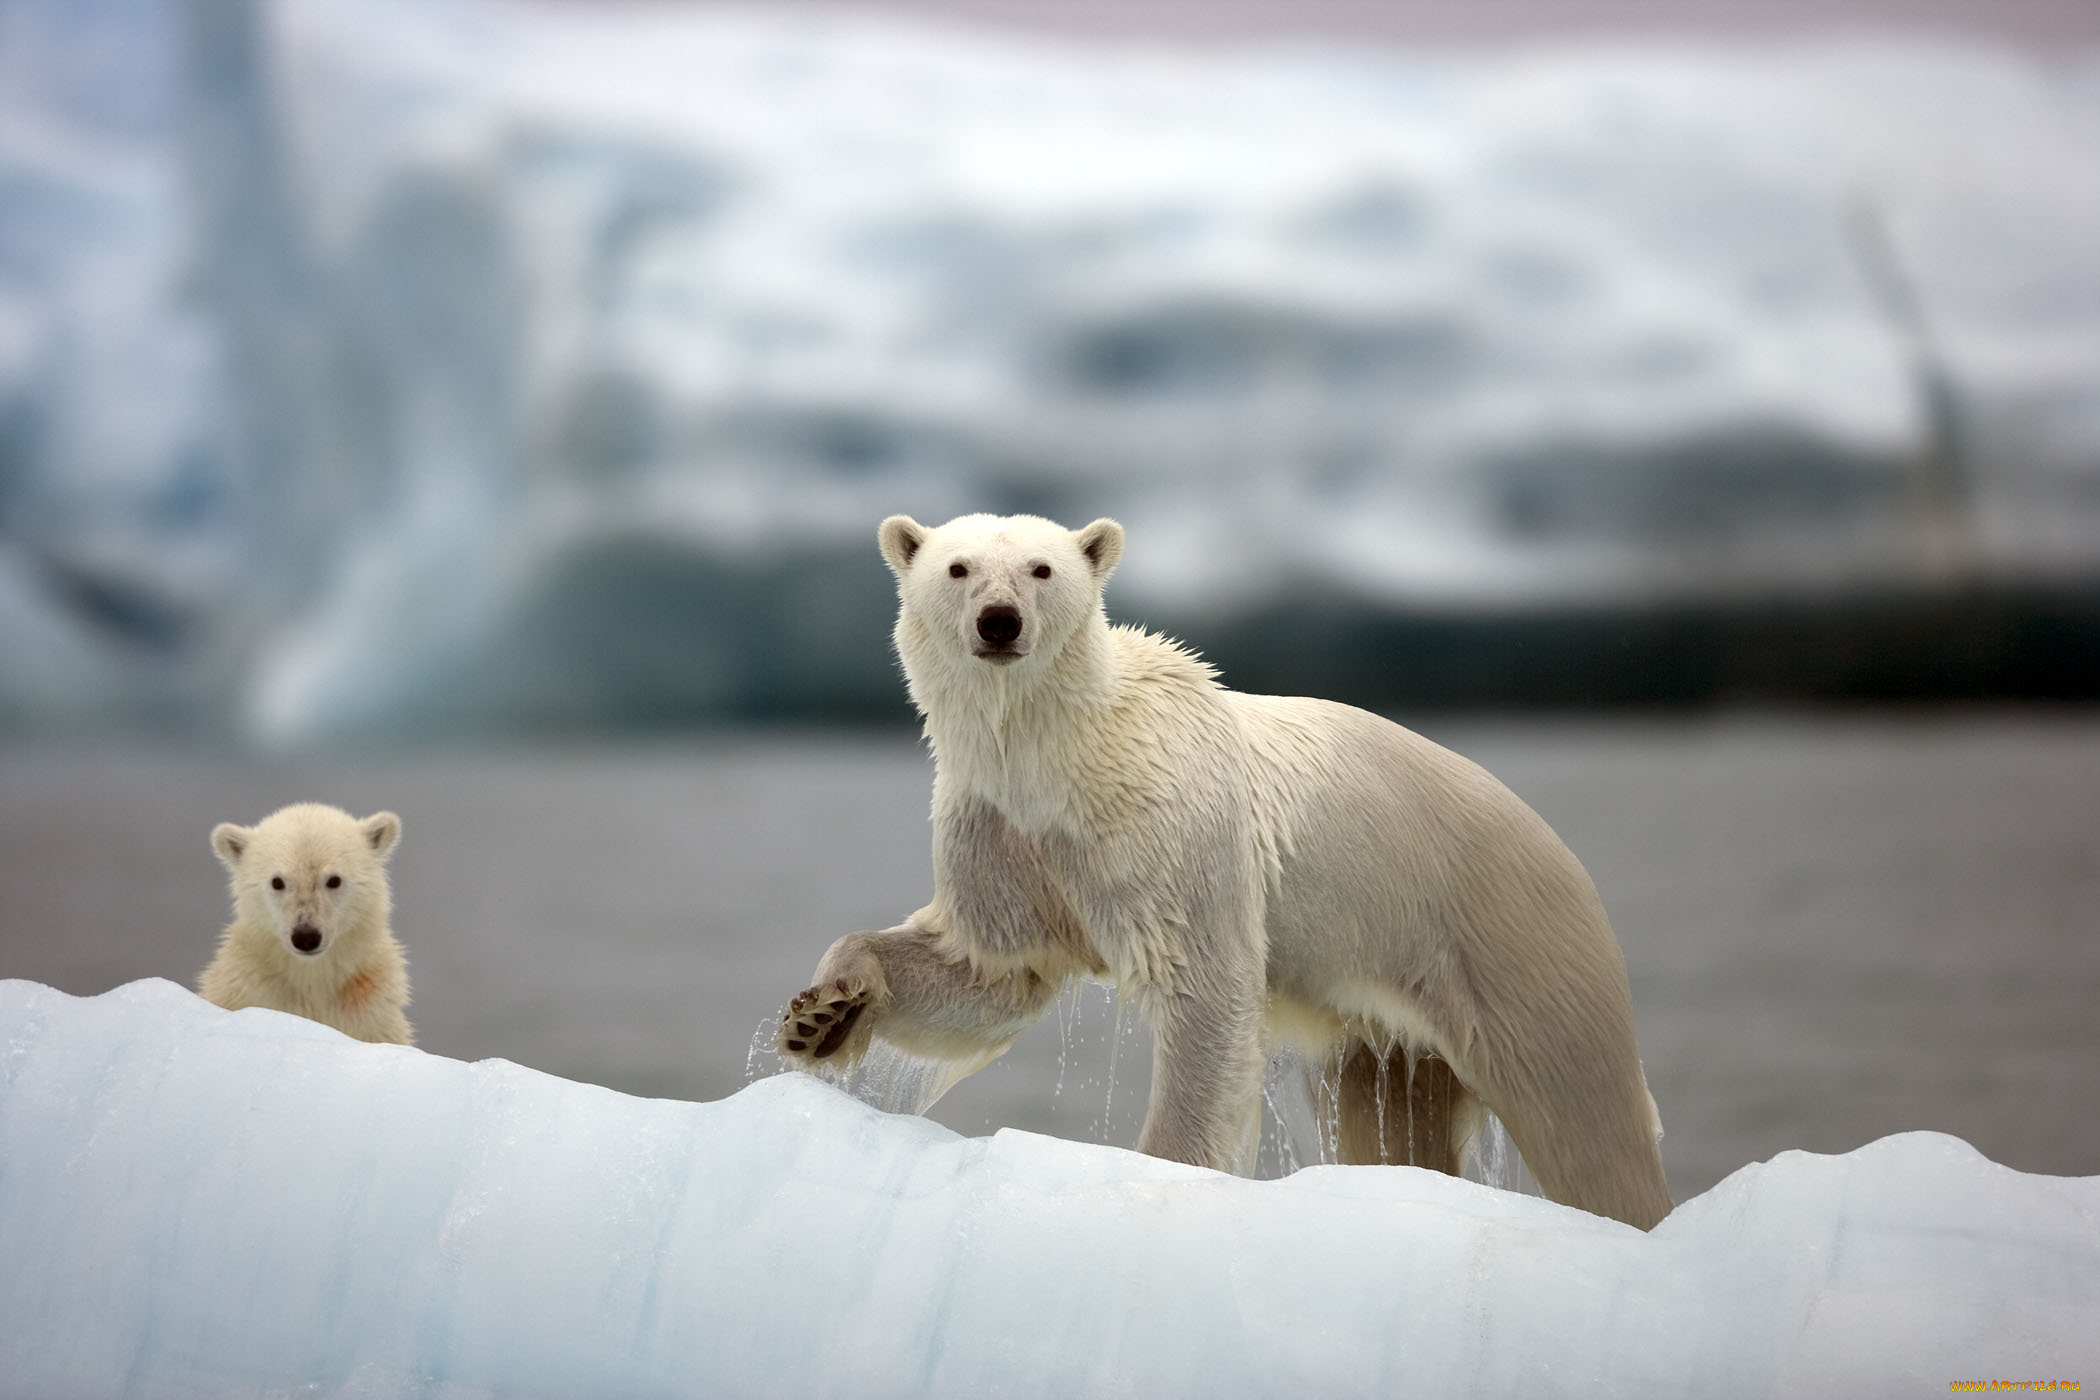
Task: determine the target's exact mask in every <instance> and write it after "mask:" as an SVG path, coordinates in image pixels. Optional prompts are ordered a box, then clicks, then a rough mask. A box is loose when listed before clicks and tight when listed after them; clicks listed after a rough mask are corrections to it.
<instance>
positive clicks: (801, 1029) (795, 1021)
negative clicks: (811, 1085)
mask: <svg viewBox="0 0 2100 1400" xmlns="http://www.w3.org/2000/svg"><path fill="white" fill-rule="evenodd" d="M885 936H886V935H884V934H879V933H849V934H847V935H846V936H845V937H844V938H841V939H840V940H839V941H838V942H836V943H834V944H832V945H831V947H830V949H829V950H827V951H826V952H825V954H824V957H823V960H822V961H821V962H819V963H818V964H817V970H816V973H815V975H814V981H813V982H812V983H811V985H810V986H809V987H807V988H806V989H804V990H803V991H800V992H797V993H796V994H795V997H794V999H793V1000H791V1001H790V1002H788V1005H787V1010H786V1011H784V1012H782V1013H781V1016H780V1031H779V1033H778V1035H776V1036H775V1037H774V1048H775V1049H776V1050H777V1051H778V1052H779V1053H780V1054H781V1055H782V1056H783V1057H785V1058H787V1059H789V1060H794V1061H800V1062H804V1063H805V1064H807V1063H808V1062H813V1061H817V1060H828V1059H831V1058H832V1057H833V1056H835V1055H837V1054H838V1053H839V1052H840V1051H841V1050H845V1051H847V1052H848V1053H847V1055H846V1058H845V1060H844V1063H846V1064H849V1065H850V1064H854V1063H856V1062H858V1061H859V1059H860V1057H861V1056H862V1055H864V1054H866V1053H867V1049H868V1037H869V1035H870V1034H871V1033H872V1031H873V1029H874V1025H875V1022H876V1020H878V1019H879V1018H880V1017H881V1014H882V1012H883V1010H884V1009H885V1007H886V1006H887V1005H888V1003H889V1000H890V994H889V979H888V978H887V977H886V976H884V975H883V970H882V959H881V957H880V956H879V955H878V954H877V953H876V952H875V951H874V949H873V948H872V947H871V946H870V945H871V944H873V943H875V942H876V941H877V940H880V939H882V938H884V937H885Z"/></svg>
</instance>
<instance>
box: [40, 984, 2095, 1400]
mask: <svg viewBox="0 0 2100 1400" xmlns="http://www.w3.org/2000/svg"><path fill="white" fill-rule="evenodd" d="M2095 1318H2100V1177H2047V1176H2033V1175H2027V1174H2024V1173H2021V1172H2017V1171H2013V1170H2011V1169H2010V1168H2007V1167H2003V1166H1999V1165H1997V1164H1995V1163H1993V1162H1991V1161H1989V1160H1987V1159H1986V1158H1984V1157H1983V1156H1982V1155H1981V1154H1979V1153H1978V1152H1977V1151H1976V1150H1975V1149H1973V1148H1972V1147H1970V1146H1969V1145H1968V1144H1966V1143H1964V1142H1962V1141H1961V1140H1959V1139H1957V1138H1952V1137H1947V1136H1944V1135H1941V1134H1937V1133H1906V1134H1902V1135H1899V1136H1895V1137H1890V1138H1884V1139H1882V1140H1881V1141H1879V1142H1876V1143H1872V1144H1870V1145H1868V1146H1866V1147H1863V1148H1860V1149H1859V1150H1857V1151H1855V1152H1851V1153H1847V1154H1845V1155H1843V1156H1828V1157H1826V1156H1817V1155H1814V1154H1810V1153H1804V1152H1788V1153H1783V1154H1781V1155H1780V1156H1778V1157H1776V1158H1774V1159H1773V1160H1772V1161H1769V1162H1764V1163H1758V1164H1754V1165H1751V1166H1748V1167H1745V1168H1743V1169H1742V1170H1741V1171H1738V1172H1736V1173H1735V1174H1734V1175H1733V1176H1731V1177H1729V1178H1728V1179H1727V1180H1726V1181H1724V1182H1722V1183H1721V1184H1720V1185H1718V1186H1716V1187H1715V1188H1714V1189H1713V1190H1711V1191H1709V1192H1707V1193H1706V1194H1704V1195H1702V1196H1700V1197H1698V1198H1696V1199H1694V1200H1691V1201H1688V1202H1685V1203H1684V1204H1683V1205H1681V1206H1679V1208H1678V1209H1677V1211H1676V1213H1675V1214H1674V1215H1672V1216H1671V1217H1670V1218H1669V1219H1668V1220H1666V1221H1665V1222H1663V1224H1662V1226H1661V1227H1660V1228H1658V1229H1657V1230H1656V1231H1655V1232H1654V1233H1653V1234H1651V1235H1643V1234H1641V1233H1640V1232H1638V1231H1636V1230H1633V1229H1631V1228H1629V1227H1627V1226H1624V1225H1620V1224H1618V1223H1616V1222H1613V1221H1609V1220H1604V1219H1601V1218H1599V1217H1596V1216H1592V1215H1587V1214H1585V1213H1583V1212H1580V1211H1576V1210H1571V1209H1568V1208H1565V1207H1562V1206H1557V1205H1554V1204H1552V1203H1551V1202H1548V1201H1543V1200H1539V1199H1536V1198H1533V1197H1528V1196H1521V1195H1514V1194H1511V1193H1507V1192H1501V1191H1496V1190H1494V1189H1492V1188H1489V1187H1485V1186H1481V1185H1477V1184H1475V1183H1472V1182H1467V1181H1463V1180H1458V1179H1454V1178H1451V1177H1446V1176H1441V1175H1437V1174H1434V1173H1430V1172H1424V1171H1417V1170H1413V1169H1408V1168H1352V1167H1316V1168H1311V1169H1308V1170H1305V1171H1301V1172H1299V1173H1298V1174H1296V1175H1295V1176H1292V1177H1290V1178H1288V1179H1285V1180H1281V1181H1247V1180H1241V1179H1238V1178H1235V1177H1229V1176H1224V1175H1220V1174H1218V1173H1215V1172H1210V1171H1205V1170H1201V1169H1198V1168H1193V1167H1187V1166H1182V1165H1179V1164H1175V1163H1169V1162H1162V1161H1158V1160H1155V1159H1152V1158H1148V1157H1144V1156H1140V1155H1138V1154H1137V1153H1134V1152H1129V1151H1125V1150H1122V1149H1120V1148H1113V1147H1103V1146H1094V1145H1087V1144H1081V1143H1072V1142H1065V1141H1062V1140H1059V1139H1054V1138H1048V1137H1042V1136H1038V1135H1035V1134H1032V1133H1024V1132H1017V1131H1012V1130H1005V1131H1001V1132H998V1133H996V1134H994V1135H992V1136H991V1137H988V1138H963V1137H959V1136H957V1135H956V1134H954V1133H952V1132H950V1131H948V1130H947V1129H945V1128H942V1127H940V1126H938V1125H936V1124H933V1123H930V1122H927V1121H925V1120H923V1119H918V1118H900V1117H893V1116H890V1115H887V1114H883V1113H880V1112H877V1111H876V1110H874V1109H872V1108H870V1107H868V1106H866V1105H864V1104H862V1103H859V1102H858V1101H856V1100H854V1099H851V1098H849V1097H847V1096H845V1095H843V1094H841V1093H839V1092H837V1091H836V1090H834V1089H832V1088H830V1087H828V1086H826V1085H824V1084H822V1083H819V1082H818V1081H816V1080H814V1079H811V1078H808V1077H806V1076H801V1075H783V1076H780V1077H778V1078H773V1079H767V1080H763V1081H760V1082H758V1083H755V1084H753V1085H751V1086H750V1087H748V1088H746V1089H744V1090H743V1091H742V1092H740V1093H738V1094H735V1095H733V1096H731V1097H729V1098H727V1099H723V1100H720V1101H718V1102H713V1103H683V1102H675V1101H668V1100H655V1099H638V1098H632V1097H629V1096H626V1095H623V1094H618V1093H615V1092H613V1091H611V1090H608V1089H603V1088H598V1087H596V1086H592V1085H588V1084H578V1083H573V1082H571V1081H568V1080H563V1079H558V1078H555V1077H553V1076H551V1075H547V1074H543V1073H539V1072H536V1071H533V1070H529V1069H525V1068H522V1067H520V1066H518V1065H514V1064H511V1063H508V1062H507V1061H502V1060H485V1061H481V1062H478V1063H474V1064H467V1063H462V1062H460V1061H456V1060H448V1059H445V1058H442V1057H440V1056H436V1055H431V1054H426V1053H424V1052H421V1051H417V1050H411V1049H405V1048H400V1047H394V1046H375V1045H364V1044H360V1043H358V1042H355V1041H351V1040H349V1039H346V1038H345V1037H343V1036H341V1035H338V1034H337V1033H336V1032H334V1031H332V1030H328V1029H326V1028H324V1027H321V1026H318V1025H314V1024H312V1023H310V1022H307V1021H302V1020H298V1019H296V1018H293V1017H289V1016H282V1015H279V1014H276V1013H274V1012H267V1011H242V1012H235V1013H227V1012H224V1011H220V1010H218V1009H217V1008H215V1007H212V1006H210V1005H208V1004H206V1003H205V1002H203V1001H201V1000H199V999H198V998H196V997H195V996H193V995H192V994H190V993H189V992H188V991H185V990H184V989H182V988H180V987H177V986H175V985H174V984H172V983H169V982H165V981H158V980H155V981H142V982H134V983H131V984H129V985H128V986H124V987H119V988H117V989H116V990H114V991H111V992H108V993H106V994H104V995H102V996H97V997H88V998H75V997H71V996H67V995H65V994H63V993H61V992H57V991H54V990H52V989H50V988H48V987H43V986H40V985H37V984H35V983H31V982H22V981H5V982H0V1377H4V1378H5V1380H4V1381H0V1390H5V1391H7V1392H8V1393H10V1394H20V1395H38V1396H65V1395H124V1394H135V1395H151V1396H156V1397H181V1396H190V1395H206V1394H210V1395H239V1394H255V1395H262V1394H283V1393H286V1392H289V1391H294V1390H297V1391H300V1392H302V1393H312V1394H324V1395H345V1396H409V1395H415V1396H448V1397H450V1396H470V1395H498V1394H500V1395H505V1396H537V1395H547V1396H557V1395H561V1396H572V1395H599V1396H609V1395H620V1396H652V1395H756V1394H760V1393H775V1392H777V1393H779V1394H782V1395H791V1396H795V1397H805V1396H807V1397H822V1396H833V1395H837V1396H849V1395H850V1396H853V1397H857V1400H866V1398H867V1397H871V1396H889V1395H899V1396H902V1395H920V1394H926V1395H958V1396H960V1395H983V1394H1000V1395H1012V1396H1034V1395H1040V1396H1082V1395H1140V1394H1164V1395H1194V1394H1199V1393H1200V1394H1210V1395H1220V1396H1240V1395H1251V1396H1259V1395H1278V1396H1284V1395H1289V1396H1302V1395H1394V1394H1400V1393H1421V1394H1430V1393H1435V1394H1471V1395H1518V1394H1522V1395H1561V1394H1602V1393H1609V1394H1615V1395H1657V1396H1664V1395H1667V1396H1697V1395H1728V1396H1735V1395H1795V1394H1799V1395H1810V1394H1851V1395H1881V1394H1890V1393H1924V1392H1925V1391H1927V1390H1930V1391H1933V1392H1941V1391H1944V1390H1945V1388H1946V1386H1947V1384H1948V1382H1949V1381H1953V1380H1965V1379H1976V1378H1986V1379H1987V1378H1993V1377H1995V1378H2001V1379H2022V1380H2033V1379H2052V1378H2054V1379H2069V1380H2087V1381H2091V1380H2093V1379H2095V1378H2100V1365H2096V1364H2095V1363H2096V1362H2100V1328H2096V1327H2095V1326H2094V1325H2093V1324H2094V1319H2095Z"/></svg>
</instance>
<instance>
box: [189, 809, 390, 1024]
mask: <svg viewBox="0 0 2100 1400" xmlns="http://www.w3.org/2000/svg"><path fill="white" fill-rule="evenodd" d="M400 839H401V819H400V818H399V817H397V816H395V815H394V814H393V813H392V812H379V813H376V814H374V815H372V816H369V817H366V818H365V819H364V820H363V821H359V820H357V819H356V818H354V817H352V816H351V815H350V814H349V813H348V812H344V811H342V810H340V809H338V808H335V807H329V806H324V805H323V804H321V803H317V802H300V803H295V804H293V805H292V806H289V807H285V808H283V809H281V810H279V811H276V812H273V813H271V814H270V816H268V817H267V818H265V819H264V820H263V821H262V822H261V823H259V824H258V825H256V826H252V827H245V826H235V825H234V824H233V823H231V822H221V823H220V824H219V825H218V826H216V827H214V828H213V829H212V833H211V847H212V850H213V851H215V852H217V854H218V857H219V859H220V861H222V862H223V863H224V864H225V866H226V870H227V873H228V875H229V876H231V883H232V887H233V922H232V923H231V924H228V925H227V926H226V931H225V933H224V934H222V935H221V936H220V939H219V950H218V953H217V955H216V956H215V957H213V958H212V960H211V965H210V966H209V967H207V968H205V969H204V975H203V976H202V977H200V978H199V979H198V981H197V990H198V992H199V993H201V994H202V995H203V996H204V998H205V999H206V1000H207V1001H211V1002H214V1003H216V1004H217V1005H220V1006H223V1007H225V1008H227V1009H228V1010H229V1011H237V1010H239V1009H241V1008H242V1007H247V1006H262V1007H268V1008H269V1009H270V1010H272V1011H288V1012H290V1013H291V1014H292V1015H294V1016H304V1017H307V1018H308V1019H309V1020H314V1021H319V1022H321V1023H322V1024H323V1025H327V1026H333V1027H335V1028H336V1029H337V1030H339V1031H341V1032H343V1033H344V1034H345V1035H349V1036H354V1037H356V1038H357V1039H359V1040H373V1041H385V1042H390V1043H392V1044H395V1045H409V1044H413V1043H414V1041H415V1032H414V1031H413V1030H412V1029H411V1028H410V1026H409V1024H408V1017H407V1015H406V1014H405V1012H404V1008H405V1007H406V1006H407V1005H408V962H407V959H406V958H404V957H403V956H402V952H401V945H400V944H399V943H397V942H396V941H395V940H394V933H393V929H392V927H391V917H392V896H391V894H390V892H389V890H388V888H387V873H386V862H387V857H388V856H390V855H392V854H393V850H394V846H395V844H396V843H397V842H399V841H400Z"/></svg>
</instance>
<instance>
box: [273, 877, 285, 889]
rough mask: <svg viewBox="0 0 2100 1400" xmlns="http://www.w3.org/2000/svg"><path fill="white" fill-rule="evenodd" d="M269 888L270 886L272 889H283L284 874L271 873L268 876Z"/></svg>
mask: <svg viewBox="0 0 2100 1400" xmlns="http://www.w3.org/2000/svg"><path fill="white" fill-rule="evenodd" d="M270 888H271V889H273V890H281V889H283V888H284V876H282V875H272V876H271V877H270Z"/></svg>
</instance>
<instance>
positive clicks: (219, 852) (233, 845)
mask: <svg viewBox="0 0 2100 1400" xmlns="http://www.w3.org/2000/svg"><path fill="white" fill-rule="evenodd" d="M254 839H255V833H254V832H252V831H250V830H249V829H248V828H247V827H245V826H235V825H234V824H233V823H232V822H220V823H219V824H218V825H217V826H215V827H213V828H212V829H211V848H212V853H213V854H215V855H216V856H218V858H219V864H221V865H223V866H225V867H226V868H227V869H228V870H239V869H240V868H241V857H242V856H243V855H245V854H247V851H248V843H249V842H250V841H253V840H254Z"/></svg>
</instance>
